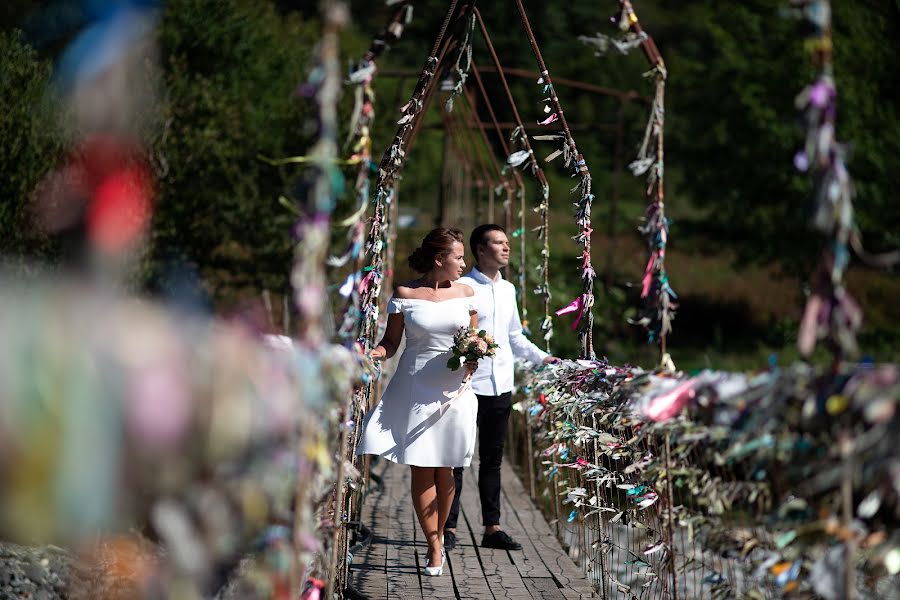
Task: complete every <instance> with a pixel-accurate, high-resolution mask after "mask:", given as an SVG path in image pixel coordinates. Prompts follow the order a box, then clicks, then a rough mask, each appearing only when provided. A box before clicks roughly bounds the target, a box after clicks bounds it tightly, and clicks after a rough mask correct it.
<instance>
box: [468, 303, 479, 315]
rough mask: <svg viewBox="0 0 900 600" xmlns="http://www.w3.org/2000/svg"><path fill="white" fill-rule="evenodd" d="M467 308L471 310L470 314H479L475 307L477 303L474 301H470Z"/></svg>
mask: <svg viewBox="0 0 900 600" xmlns="http://www.w3.org/2000/svg"><path fill="white" fill-rule="evenodd" d="M466 308H468V309H469V312H470V313H473V312H474V313H477V312H478V307H477V306H475V301H474V300H469V302H468V304H466Z"/></svg>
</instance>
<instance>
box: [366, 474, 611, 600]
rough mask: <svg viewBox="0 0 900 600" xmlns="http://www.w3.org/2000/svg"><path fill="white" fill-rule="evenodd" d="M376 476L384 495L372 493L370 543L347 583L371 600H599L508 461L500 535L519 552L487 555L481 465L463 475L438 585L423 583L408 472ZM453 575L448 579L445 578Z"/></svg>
mask: <svg viewBox="0 0 900 600" xmlns="http://www.w3.org/2000/svg"><path fill="white" fill-rule="evenodd" d="M373 471H374V472H375V473H376V474H378V475H379V476H380V477H381V478H382V479H383V487H382V488H381V489H380V490H377V489H374V488H373V490H372V491H371V492H370V493H369V495H368V497H367V499H366V502H365V505H364V506H363V507H362V511H361V512H362V515H361V518H362V522H363V523H364V524H365V525H366V526H367V527H369V528H370V529H371V530H372V533H373V538H372V543H371V544H370V545H368V546H366V547H365V548H363V549H362V550H360V551H359V552H358V553H357V555H356V556H354V557H353V563H352V565H351V569H350V574H349V582H350V585H351V586H353V587H354V588H355V589H356V590H357V591H359V592H362V593H363V594H365V595H366V596H367V597H368V598H369V599H370V600H382V599H391V600H395V599H402V600H414V599H422V600H424V599H427V598H444V599H446V600H451V599H453V598H456V599H470V598H471V599H478V600H494V599H496V598H517V599H522V600H525V599H530V600H551V599H552V600H568V599H574V598H579V599H580V598H594V597H599V594H598V593H595V592H593V590H592V588H591V585H590V583H589V582H588V580H587V579H586V578H585V577H584V575H583V574H582V573H581V571H580V570H579V568H578V567H577V566H576V565H575V563H574V562H572V560H571V559H570V558H569V557H568V556H567V555H566V553H565V552H564V551H563V549H562V547H561V546H560V544H559V542H558V541H557V539H556V536H555V535H554V533H553V531H552V529H551V528H550V526H549V525H548V523H547V521H546V520H545V519H544V517H543V515H542V514H541V513H540V511H539V510H538V509H537V507H535V506H534V504H533V503H532V501H531V500H530V498H529V497H528V494H527V492H526V491H525V489H524V487H523V486H522V483H521V482H520V481H519V478H518V477H517V476H516V474H515V472H513V470H512V468H511V467H510V466H509V465H508V464H507V463H506V461H504V464H503V492H502V509H501V510H502V521H503V528H504V529H505V530H506V531H508V532H509V533H510V535H512V536H513V538H515V539H516V540H517V541H519V542H520V543H521V544H522V546H523V547H524V549H523V550H522V551H521V552H508V551H506V550H493V549H488V548H482V547H481V546H480V545H479V544H480V542H481V534H482V526H481V508H480V503H479V499H478V485H477V463H476V464H475V465H473V468H471V469H466V476H465V481H464V483H465V485H464V486H463V495H462V504H461V511H460V519H459V524H458V525H459V527H458V529H457V535H458V538H459V545H458V546H457V547H456V549H455V550H452V551H450V552H449V553H448V557H447V566H448V567H449V569H445V571H444V574H443V576H441V577H423V576H421V575H420V571H421V567H422V565H423V564H424V561H425V551H426V545H425V542H424V540H423V536H422V532H421V530H420V529H419V525H418V523H417V522H416V516H415V512H414V511H413V508H412V502H411V500H410V494H409V468H408V467H405V466H400V465H395V464H393V463H388V462H387V461H384V462H382V463H381V464H379V465H378V466H376V467H375V468H374V469H373ZM448 571H449V572H448Z"/></svg>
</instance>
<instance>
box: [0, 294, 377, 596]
mask: <svg viewBox="0 0 900 600" xmlns="http://www.w3.org/2000/svg"><path fill="white" fill-rule="evenodd" d="M358 375H359V365H358V364H357V363H356V359H355V358H354V355H353V354H351V352H350V351H348V350H346V349H344V348H343V347H341V346H328V345H324V346H322V347H320V349H319V350H318V351H317V352H310V351H306V350H304V349H303V348H302V347H298V346H297V345H296V344H294V343H292V342H291V341H290V340H289V339H287V338H283V337H278V336H263V337H260V336H258V335H255V334H253V333H251V332H250V331H248V330H246V329H245V328H243V327H241V326H238V325H235V324H228V323H224V322H220V321H213V320H203V319H197V318H188V317H186V316H183V315H178V314H175V313H172V312H169V311H166V310H164V309H163V308H161V307H159V306H155V305H153V304H151V303H149V302H146V301H142V300H137V299H128V298H121V297H114V296H112V295H111V294H110V293H109V292H96V291H91V290H89V289H88V288H87V287H86V286H85V285H84V284H77V285H76V284H68V285H67V284H60V283H53V284H51V283H44V284H31V285H28V286H21V285H17V284H14V283H13V282H11V281H10V280H6V282H5V285H2V286H0V540H6V541H14V542H18V543H21V544H28V545H35V544H46V543H53V544H57V545H60V546H64V547H66V548H71V549H73V554H74V553H75V552H77V553H78V555H79V556H78V558H77V560H78V561H80V562H81V567H83V569H82V570H84V569H87V570H88V571H90V570H92V569H93V570H94V571H93V574H92V575H91V576H90V577H87V578H81V579H80V580H79V582H78V583H77V585H82V586H88V587H90V586H95V588H96V589H99V588H100V587H102V586H103V585H105V584H104V583H103V581H104V580H105V579H109V578H120V579H122V578H124V579H127V580H128V581H126V582H124V584H123V583H122V582H121V581H120V582H118V584H120V585H119V587H121V585H125V588H127V589H128V590H130V591H129V592H128V593H127V594H125V595H124V596H116V597H130V598H138V597H148V596H152V597H157V598H158V597H169V598H196V597H209V596H211V595H212V594H214V593H215V592H216V591H217V590H220V594H224V596H220V597H231V598H256V597H260V598H298V597H300V594H301V590H302V589H303V587H304V582H306V587H307V588H315V587H322V586H324V584H323V583H322V582H321V581H316V580H315V579H309V578H310V577H313V578H320V579H321V580H326V579H327V577H328V574H327V573H326V571H327V561H328V556H329V553H330V552H329V551H330V549H329V548H327V547H326V546H327V545H328V540H330V539H331V536H330V528H331V527H332V526H333V523H334V518H333V514H331V512H330V511H331V510H332V509H333V506H334V504H333V502H332V501H331V500H332V490H333V483H334V482H333V479H334V473H335V472H336V471H337V470H338V469H336V465H335V464H333V456H334V452H333V449H334V448H335V447H336V446H337V440H336V439H333V438H336V436H337V435H339V433H338V432H339V431H340V427H339V424H338V423H337V422H332V421H334V420H335V419H336V415H337V411H336V410H335V407H336V406H338V405H343V404H346V402H347V398H349V397H350V395H351V391H352V385H353V382H354V381H355V379H356V378H357V377H358ZM343 476H344V477H352V473H350V472H349V470H348V469H347V468H345V469H344V470H343ZM98 553H100V554H103V556H102V557H100V556H99V554H98ZM251 556H252V557H253V558H249V557H251ZM104 565H106V567H108V568H106V567H104ZM117 565H118V566H117ZM122 565H128V568H127V569H125V570H124V571H127V573H125V572H124V571H123V569H122ZM239 565H240V569H239V574H238V575H237V576H235V569H236V567H238V566H239ZM226 582H227V583H228V588H227V590H225V591H222V590H221V588H222V586H223V585H224V584H226ZM73 585H76V584H75V583H73ZM91 589H94V588H91ZM72 592H73V594H74V595H73V597H94V598H99V597H108V596H106V595H105V594H101V593H99V592H98V591H96V590H95V592H94V593H91V590H90V589H88V590H84V589H82V590H72ZM75 592H78V593H79V594H80V595H77V594H75ZM226 592H227V593H226ZM303 597H307V595H304V596H303ZM317 597H318V596H317Z"/></svg>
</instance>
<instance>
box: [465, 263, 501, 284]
mask: <svg viewBox="0 0 900 600" xmlns="http://www.w3.org/2000/svg"><path fill="white" fill-rule="evenodd" d="M469 277H471V278H472V279H474V280H475V281H477V282H478V283H485V284H490V285H493V284H495V283H497V282H498V281H502V280H503V273H501V272H500V271H497V279H490V278H489V277H488V276H487V275H485V274H484V273H482V272H481V271H479V270H478V267H472V271H471V272H469Z"/></svg>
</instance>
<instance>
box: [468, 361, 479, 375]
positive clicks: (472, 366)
mask: <svg viewBox="0 0 900 600" xmlns="http://www.w3.org/2000/svg"><path fill="white" fill-rule="evenodd" d="M465 366H466V375H473V374H474V373H475V371H477V370H478V361H477V360H467V361H466V362H465Z"/></svg>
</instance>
